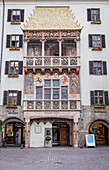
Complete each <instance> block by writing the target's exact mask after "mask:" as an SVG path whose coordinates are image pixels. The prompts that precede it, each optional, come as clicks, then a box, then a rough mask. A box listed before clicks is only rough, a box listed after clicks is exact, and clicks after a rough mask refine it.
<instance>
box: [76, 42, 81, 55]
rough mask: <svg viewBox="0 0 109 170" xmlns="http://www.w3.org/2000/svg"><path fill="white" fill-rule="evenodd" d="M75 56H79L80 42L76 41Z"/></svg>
mask: <svg viewBox="0 0 109 170" xmlns="http://www.w3.org/2000/svg"><path fill="white" fill-rule="evenodd" d="M76 48H77V56H80V40H76Z"/></svg>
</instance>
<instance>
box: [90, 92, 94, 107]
mask: <svg viewBox="0 0 109 170" xmlns="http://www.w3.org/2000/svg"><path fill="white" fill-rule="evenodd" d="M90 103H91V105H94V91H90Z"/></svg>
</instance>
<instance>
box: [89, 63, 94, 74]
mask: <svg viewBox="0 0 109 170" xmlns="http://www.w3.org/2000/svg"><path fill="white" fill-rule="evenodd" d="M89 74H93V61H89Z"/></svg>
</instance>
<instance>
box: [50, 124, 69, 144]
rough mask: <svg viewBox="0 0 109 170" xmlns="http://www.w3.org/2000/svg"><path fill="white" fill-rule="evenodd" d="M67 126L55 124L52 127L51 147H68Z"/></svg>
mask: <svg viewBox="0 0 109 170" xmlns="http://www.w3.org/2000/svg"><path fill="white" fill-rule="evenodd" d="M69 130H70V129H69V125H68V124H67V123H66V122H55V123H53V126H52V145H53V146H58V145H60V146H67V145H69Z"/></svg>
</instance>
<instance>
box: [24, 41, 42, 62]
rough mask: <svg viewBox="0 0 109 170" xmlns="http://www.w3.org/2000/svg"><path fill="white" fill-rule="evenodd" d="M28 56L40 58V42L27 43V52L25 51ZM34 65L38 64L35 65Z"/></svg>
mask: <svg viewBox="0 0 109 170" xmlns="http://www.w3.org/2000/svg"><path fill="white" fill-rule="evenodd" d="M27 55H28V56H41V55H42V43H41V42H40V41H38V40H37V41H32V40H30V41H29V42H28V51H27ZM35 64H36V65H37V64H39V61H38V63H35Z"/></svg>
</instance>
